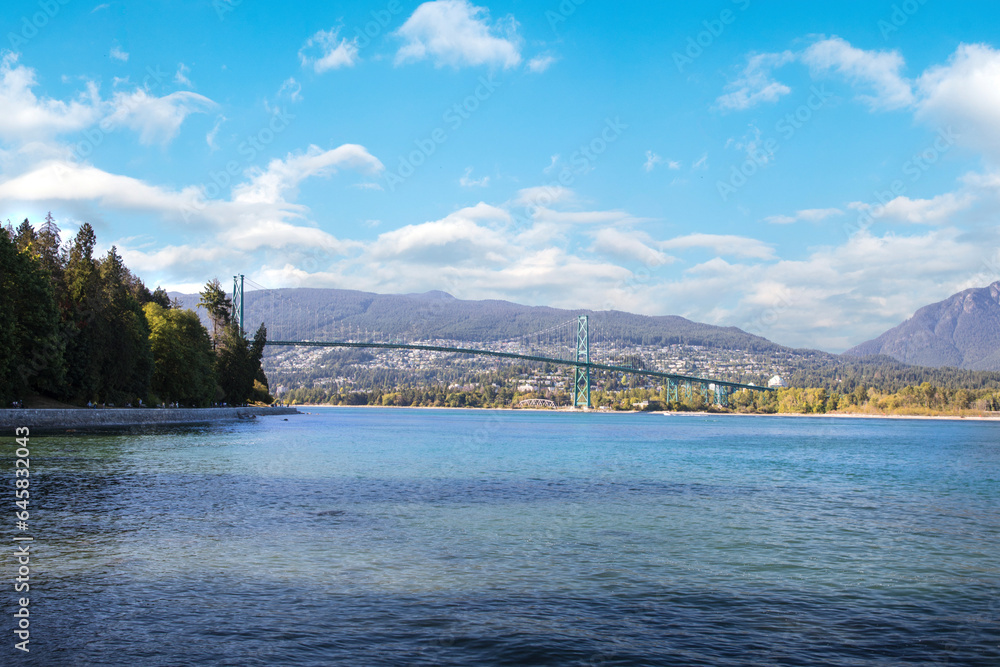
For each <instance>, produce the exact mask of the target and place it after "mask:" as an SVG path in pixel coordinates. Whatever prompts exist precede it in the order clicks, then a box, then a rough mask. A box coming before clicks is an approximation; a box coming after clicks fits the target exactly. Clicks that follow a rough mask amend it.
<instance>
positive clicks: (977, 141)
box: [917, 44, 1000, 163]
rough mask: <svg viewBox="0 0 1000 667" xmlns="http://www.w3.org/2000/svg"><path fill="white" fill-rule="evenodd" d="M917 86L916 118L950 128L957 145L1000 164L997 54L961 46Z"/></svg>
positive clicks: (980, 46) (999, 59) (976, 46)
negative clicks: (973, 150) (964, 146)
mask: <svg viewBox="0 0 1000 667" xmlns="http://www.w3.org/2000/svg"><path fill="white" fill-rule="evenodd" d="M917 87H918V89H919V91H920V95H921V98H922V99H921V100H920V102H919V105H918V112H917V117H918V118H920V119H922V120H924V121H927V122H932V123H941V124H944V125H947V126H953V127H954V130H955V132H956V133H957V134H958V136H959V141H960V142H962V143H963V144H965V145H967V146H971V147H972V148H974V149H977V150H980V151H982V152H983V153H985V154H986V155H987V156H988V157H989V158H990V159H991V160H992V161H993V162H994V163H996V162H1000V123H998V122H997V118H1000V51H997V50H996V49H993V48H992V47H990V46H987V45H984V44H962V45H961V46H959V47H958V49H957V50H956V51H955V53H954V54H953V55H952V56H951V58H950V59H949V60H948V64H946V65H939V66H937V67H931V68H929V69H928V70H927V71H926V72H924V74H923V75H922V76H921V77H920V78H919V80H918V81H917Z"/></svg>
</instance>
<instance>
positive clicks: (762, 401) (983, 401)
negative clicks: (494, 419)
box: [282, 368, 1000, 416]
mask: <svg viewBox="0 0 1000 667" xmlns="http://www.w3.org/2000/svg"><path fill="white" fill-rule="evenodd" d="M518 370H521V371H523V370H524V369H523V368H521V369H518ZM282 398H283V400H285V401H286V402H287V403H289V404H290V405H301V404H314V405H315V404H326V405H344V406H392V407H438V408H495V409H503V408H512V407H516V406H517V404H518V403H520V402H521V401H524V400H526V399H530V398H544V399H548V400H551V401H553V402H554V403H555V404H556V406H558V407H569V406H570V405H572V390H571V389H567V388H566V387H549V388H540V389H538V390H535V391H519V390H518V389H516V383H513V384H512V383H511V382H510V371H507V372H499V373H488V374H483V375H481V376H479V377H477V378H474V379H473V378H468V379H467V384H463V385H461V386H458V385H456V384H454V383H452V384H432V385H402V386H392V387H389V386H387V387H383V388H375V389H367V390H364V389H358V388H356V387H348V386H315V385H314V386H312V387H299V388H295V389H292V390H289V391H287V392H285V393H284V394H283V395H282ZM591 403H592V405H593V407H594V408H597V409H607V410H615V411H625V410H630V411H631V410H641V411H657V410H666V411H671V412H694V411H708V412H735V413H747V414H779V413H780V414H833V413H840V414H871V415H964V416H971V415H977V414H985V413H990V412H998V411H1000V391H997V390H995V389H965V388H952V387H940V386H937V385H933V384H931V383H930V382H924V383H922V384H920V385H912V386H906V387H903V388H902V389H900V390H899V391H896V392H889V391H882V390H879V389H876V388H873V387H865V386H858V387H856V388H855V389H854V390H853V391H850V392H845V393H840V392H836V391H832V392H831V391H828V390H827V389H826V388H824V387H809V388H798V387H793V388H782V389H778V390H777V391H750V390H741V391H737V392H735V393H733V394H732V395H730V396H729V398H728V401H727V405H726V406H719V405H717V404H716V402H715V396H714V395H713V394H712V393H711V392H706V391H705V388H704V387H703V386H702V385H700V384H695V385H693V386H692V387H691V392H690V394H688V392H687V391H686V388H683V387H682V388H681V389H680V390H679V392H678V396H677V398H676V399H675V398H674V397H673V395H672V394H671V393H668V392H667V391H666V389H665V388H664V387H662V386H661V387H658V388H651V387H631V388H625V387H622V386H621V385H619V388H615V389H611V388H606V387H605V388H595V389H594V390H593V392H592V394H591Z"/></svg>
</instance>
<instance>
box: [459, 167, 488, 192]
mask: <svg viewBox="0 0 1000 667" xmlns="http://www.w3.org/2000/svg"><path fill="white" fill-rule="evenodd" d="M458 184H459V185H461V186H462V187H463V188H485V187H486V186H488V185H489V184H490V177H489V176H483V177H482V178H472V167H468V168H466V170H465V173H464V174H462V177H461V178H460V179H458Z"/></svg>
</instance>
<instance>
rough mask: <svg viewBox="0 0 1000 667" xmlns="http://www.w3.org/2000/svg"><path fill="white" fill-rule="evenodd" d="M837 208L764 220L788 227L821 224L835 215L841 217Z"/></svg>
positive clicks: (809, 210)
mask: <svg viewBox="0 0 1000 667" xmlns="http://www.w3.org/2000/svg"><path fill="white" fill-rule="evenodd" d="M843 213H844V212H843V211H841V210H840V209H839V208H810V209H805V210H803V211H797V212H796V213H795V214H794V215H772V216H768V217H766V218H764V220H766V221H767V222H770V223H771V224H772V225H789V224H791V223H793V222H799V221H805V222H822V221H823V220H826V219H827V218H830V217H833V216H835V215H843Z"/></svg>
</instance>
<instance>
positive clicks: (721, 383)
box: [265, 340, 775, 391]
mask: <svg viewBox="0 0 1000 667" xmlns="http://www.w3.org/2000/svg"><path fill="white" fill-rule="evenodd" d="M265 345H270V346H274V347H353V348H375V349H381V350H422V351H425V352H455V353H458V354H470V355H480V356H489V357H500V358H503V359H520V360H524V361H537V362H540V363H547V364H560V365H563V366H576V367H578V368H587V367H589V368H590V369H591V370H599V371H613V372H615V373H635V374H637V375H648V376H650V377H657V378H665V379H668V380H674V381H675V382H691V383H698V384H704V385H710V384H714V385H715V386H716V387H726V388H729V389H750V390H751V391H775V389H772V388H771V387H758V386H756V385H752V384H740V383H739V382H728V381H726V380H711V379H707V378H700V377H695V376H690V375H675V374H673V373H662V372H660V371H650V370H645V369H639V368H629V367H627V366H610V365H608V364H598V363H594V362H592V361H574V360H572V359H550V358H548V357H538V356H534V355H531V354H518V353H516V352H497V351H494V350H476V349H472V348H467V347H444V346H441V345H418V344H415V343H354V342H346V341H342V342H325V341H286V340H274V341H271V340H269V341H267V342H266V343H265Z"/></svg>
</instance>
